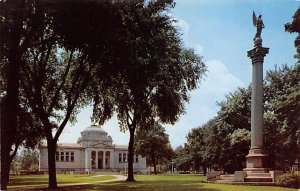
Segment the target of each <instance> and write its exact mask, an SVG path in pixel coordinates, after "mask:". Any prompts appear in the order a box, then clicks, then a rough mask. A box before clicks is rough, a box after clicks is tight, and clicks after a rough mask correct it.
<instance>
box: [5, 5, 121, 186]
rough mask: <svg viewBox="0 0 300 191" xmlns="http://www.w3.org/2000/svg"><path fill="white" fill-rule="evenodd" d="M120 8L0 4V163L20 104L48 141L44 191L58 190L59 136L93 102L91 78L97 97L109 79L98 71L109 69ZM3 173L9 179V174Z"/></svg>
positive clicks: (8, 146)
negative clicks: (0, 86)
mask: <svg viewBox="0 0 300 191" xmlns="http://www.w3.org/2000/svg"><path fill="white" fill-rule="evenodd" d="M121 4H123V5H126V3H125V2H123V3H122V2H120V3H115V2H114V1H101V2H100V1H88V2H85V1H76V2H72V3H71V2H70V1H59V2H56V1H18V2H16V1H5V2H1V6H2V7H3V9H4V10H5V11H6V12H4V13H5V14H4V16H3V17H2V18H1V24H2V25H3V26H4V27H3V28H2V27H1V34H3V37H4V39H5V40H3V41H1V50H3V51H1V66H3V67H1V69H3V70H2V71H4V73H5V74H6V78H5V79H4V80H3V81H4V83H5V84H6V89H5V90H4V91H3V92H1V94H4V95H5V99H6V100H7V101H4V102H3V103H4V108H9V109H8V110H7V111H8V112H4V113H5V116H4V125H3V127H4V128H3V129H4V131H3V133H2V135H3V137H1V138H2V143H5V144H1V146H2V148H3V149H2V151H3V152H2V157H1V158H2V161H4V162H6V163H7V162H8V163H9V161H10V160H9V158H7V157H8V156H9V153H10V149H11V147H12V145H13V141H15V140H16V136H17V131H18V128H19V126H18V124H17V121H18V112H17V110H18V107H19V106H20V105H22V106H24V108H25V113H30V116H34V118H35V119H36V121H37V122H39V123H40V124H41V126H42V128H43V131H42V132H43V133H44V135H45V136H46V139H47V146H48V166H49V188H56V187H57V182H56V173H55V151H56V143H57V141H58V138H59V136H60V134H61V133H62V131H63V129H64V127H65V125H66V124H67V123H68V122H70V121H71V122H72V121H74V120H75V116H76V113H77V112H78V111H79V109H80V108H82V107H84V106H85V105H87V104H89V103H91V102H92V99H93V97H94V95H93V94H91V92H90V91H88V90H89V89H92V87H91V86H92V85H93V83H94V82H95V80H94V79H95V78H97V85H98V86H97V88H98V90H100V92H101V91H102V89H101V87H102V84H101V82H102V79H104V78H105V77H108V76H109V75H101V74H103V73H105V72H102V71H106V72H107V70H105V67H103V68H104V69H103V68H101V67H102V66H103V65H104V64H103V63H105V64H107V65H110V64H111V62H109V59H108V57H109V56H112V54H113V50H111V49H110V48H109V46H110V40H111V38H118V37H117V36H114V34H116V33H115V32H114V31H113V30H115V29H117V28H118V27H116V26H117V24H116V22H115V21H117V22H119V23H118V24H119V25H121V24H122V19H121V13H122V7H123V6H122V5H121ZM2 7H1V8H2ZM83 7H84V8H83ZM113 7H114V8H113ZM1 10H2V9H1ZM116 10H118V11H116ZM91 18H100V19H97V21H95V20H93V19H91ZM2 39H3V38H1V40H2ZM115 47H117V46H115ZM108 53H109V55H108ZM96 71H97V73H96ZM99 74H100V75H99ZM95 76H96V77H95ZM20 82H21V83H20ZM107 84H109V82H107ZM20 95H22V96H24V97H22V98H21V97H20ZM99 95H100V94H99ZM99 95H98V97H99ZM5 104H7V105H5ZM100 105H101V102H100ZM102 118H105V117H102ZM1 127H2V125H1ZM32 128H33V126H32ZM8 137H9V138H10V139H7V138H8ZM31 137H32V136H31ZM34 138H35V137H34ZM5 166H6V167H9V165H5V164H2V167H5ZM3 169H4V168H2V172H3V173H5V174H7V175H8V172H9V169H6V170H5V171H4V170H3ZM3 177H4V176H3ZM7 177H8V176H7ZM7 181H8V179H6V181H5V182H4V183H7ZM2 185H5V184H2Z"/></svg>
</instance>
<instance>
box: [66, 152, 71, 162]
mask: <svg viewBox="0 0 300 191" xmlns="http://www.w3.org/2000/svg"><path fill="white" fill-rule="evenodd" d="M69 159H70V153H69V152H66V162H69Z"/></svg>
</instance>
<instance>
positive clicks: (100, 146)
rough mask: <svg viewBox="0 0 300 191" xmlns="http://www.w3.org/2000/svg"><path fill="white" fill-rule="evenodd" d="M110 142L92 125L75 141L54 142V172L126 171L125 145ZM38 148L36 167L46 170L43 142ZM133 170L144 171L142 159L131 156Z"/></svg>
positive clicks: (126, 150)
mask: <svg viewBox="0 0 300 191" xmlns="http://www.w3.org/2000/svg"><path fill="white" fill-rule="evenodd" d="M112 142H113V140H112V138H111V136H109V135H108V133H107V132H106V131H104V130H103V129H102V128H101V127H99V126H97V125H92V126H90V127H88V128H86V129H85V130H83V131H82V132H81V137H79V138H78V141H77V143H71V144H70V143H58V146H57V152H56V156H55V158H56V170H57V172H77V173H78V172H104V171H105V172H107V171H112V172H120V171H123V172H124V171H126V170H127V167H128V164H127V157H128V146H127V145H115V144H112ZM39 149H40V157H39V170H40V171H48V151H47V145H42V146H41V147H40V148H39ZM133 170H134V172H140V173H146V172H147V167H146V159H145V158H143V157H142V156H140V155H135V156H134V163H133Z"/></svg>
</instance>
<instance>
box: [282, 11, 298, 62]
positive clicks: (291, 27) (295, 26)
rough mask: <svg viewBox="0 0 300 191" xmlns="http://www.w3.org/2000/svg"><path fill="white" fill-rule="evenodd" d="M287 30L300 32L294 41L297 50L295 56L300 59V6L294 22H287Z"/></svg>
mask: <svg viewBox="0 0 300 191" xmlns="http://www.w3.org/2000/svg"><path fill="white" fill-rule="evenodd" d="M285 30H286V31H287V32H290V33H298V36H297V37H296V39H295V41H294V43H295V47H296V50H297V54H296V55H295V58H297V59H298V62H299V59H300V35H299V34H300V8H298V9H297V10H296V12H295V14H294V16H293V21H292V23H287V24H285Z"/></svg>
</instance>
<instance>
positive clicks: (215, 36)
mask: <svg viewBox="0 0 300 191" xmlns="http://www.w3.org/2000/svg"><path fill="white" fill-rule="evenodd" d="M175 1H176V0H175ZM299 6H300V3H299V2H298V1H296V0H263V1H262V0H177V1H176V6H175V9H173V10H172V11H171V16H172V17H174V18H175V19H176V20H178V22H177V23H176V25H177V26H178V27H179V28H180V30H181V33H182V39H183V42H184V44H185V46H186V47H189V48H193V49H194V50H195V51H196V53H197V54H199V55H200V56H202V57H203V60H204V61H205V63H206V65H207V67H208V72H207V74H206V77H205V79H204V80H203V81H202V82H201V83H200V85H199V89H197V90H195V91H193V92H191V94H190V96H191V99H190V102H189V103H188V104H186V114H184V115H182V116H181V118H180V120H179V121H178V122H177V123H176V124H175V125H173V126H171V125H164V126H165V127H166V131H167V133H168V134H169V138H170V141H171V144H172V146H173V148H175V147H177V146H179V145H182V144H183V143H184V142H185V141H186V138H185V137H186V135H187V133H188V132H189V131H190V129H192V128H195V127H199V126H201V125H202V124H204V123H205V122H207V121H208V120H209V119H211V118H212V117H214V116H215V115H216V114H217V111H218V110H219V107H218V106H217V105H216V102H219V101H222V100H224V98H225V95H226V94H228V93H229V92H233V91H235V90H236V89H237V88H238V87H247V86H248V85H249V83H250V82H251V60H250V59H248V58H247V51H248V50H250V49H252V47H253V40H252V39H253V37H254V35H255V32H256V29H255V27H254V26H253V24H252V11H253V10H254V11H255V12H256V14H257V15H258V14H262V19H263V21H264V24H265V27H266V28H265V29H264V30H263V32H262V38H263V46H264V47H269V48H270V53H269V54H268V55H267V56H266V57H265V62H264V73H265V72H266V70H269V69H274V68H275V65H277V66H280V65H282V64H285V63H286V64H289V65H293V64H295V62H296V60H295V59H294V58H293V55H294V54H295V53H296V50H295V48H294V45H293V43H294V39H295V37H296V35H295V34H290V33H287V32H285V31H284V24H285V23H287V22H291V21H292V16H293V15H294V13H295V11H296V9H297V8H298V7H299ZM91 114H92V109H91V108H86V109H84V110H82V112H81V113H79V114H78V117H77V121H78V122H77V123H76V124H75V125H68V126H67V127H66V128H65V130H64V132H63V133H62V135H61V137H60V139H59V142H64V143H74V142H76V141H77V139H78V137H79V136H80V132H81V131H82V130H83V129H85V128H86V127H88V126H89V125H91V121H90V116H91ZM102 128H103V129H104V130H105V131H107V132H108V133H109V135H111V136H112V138H113V141H114V144H128V141H129V133H128V132H125V133H122V132H120V131H119V126H118V122H117V119H116V117H113V118H112V119H111V120H110V121H108V122H107V123H106V124H105V125H104V126H103V127H102Z"/></svg>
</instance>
